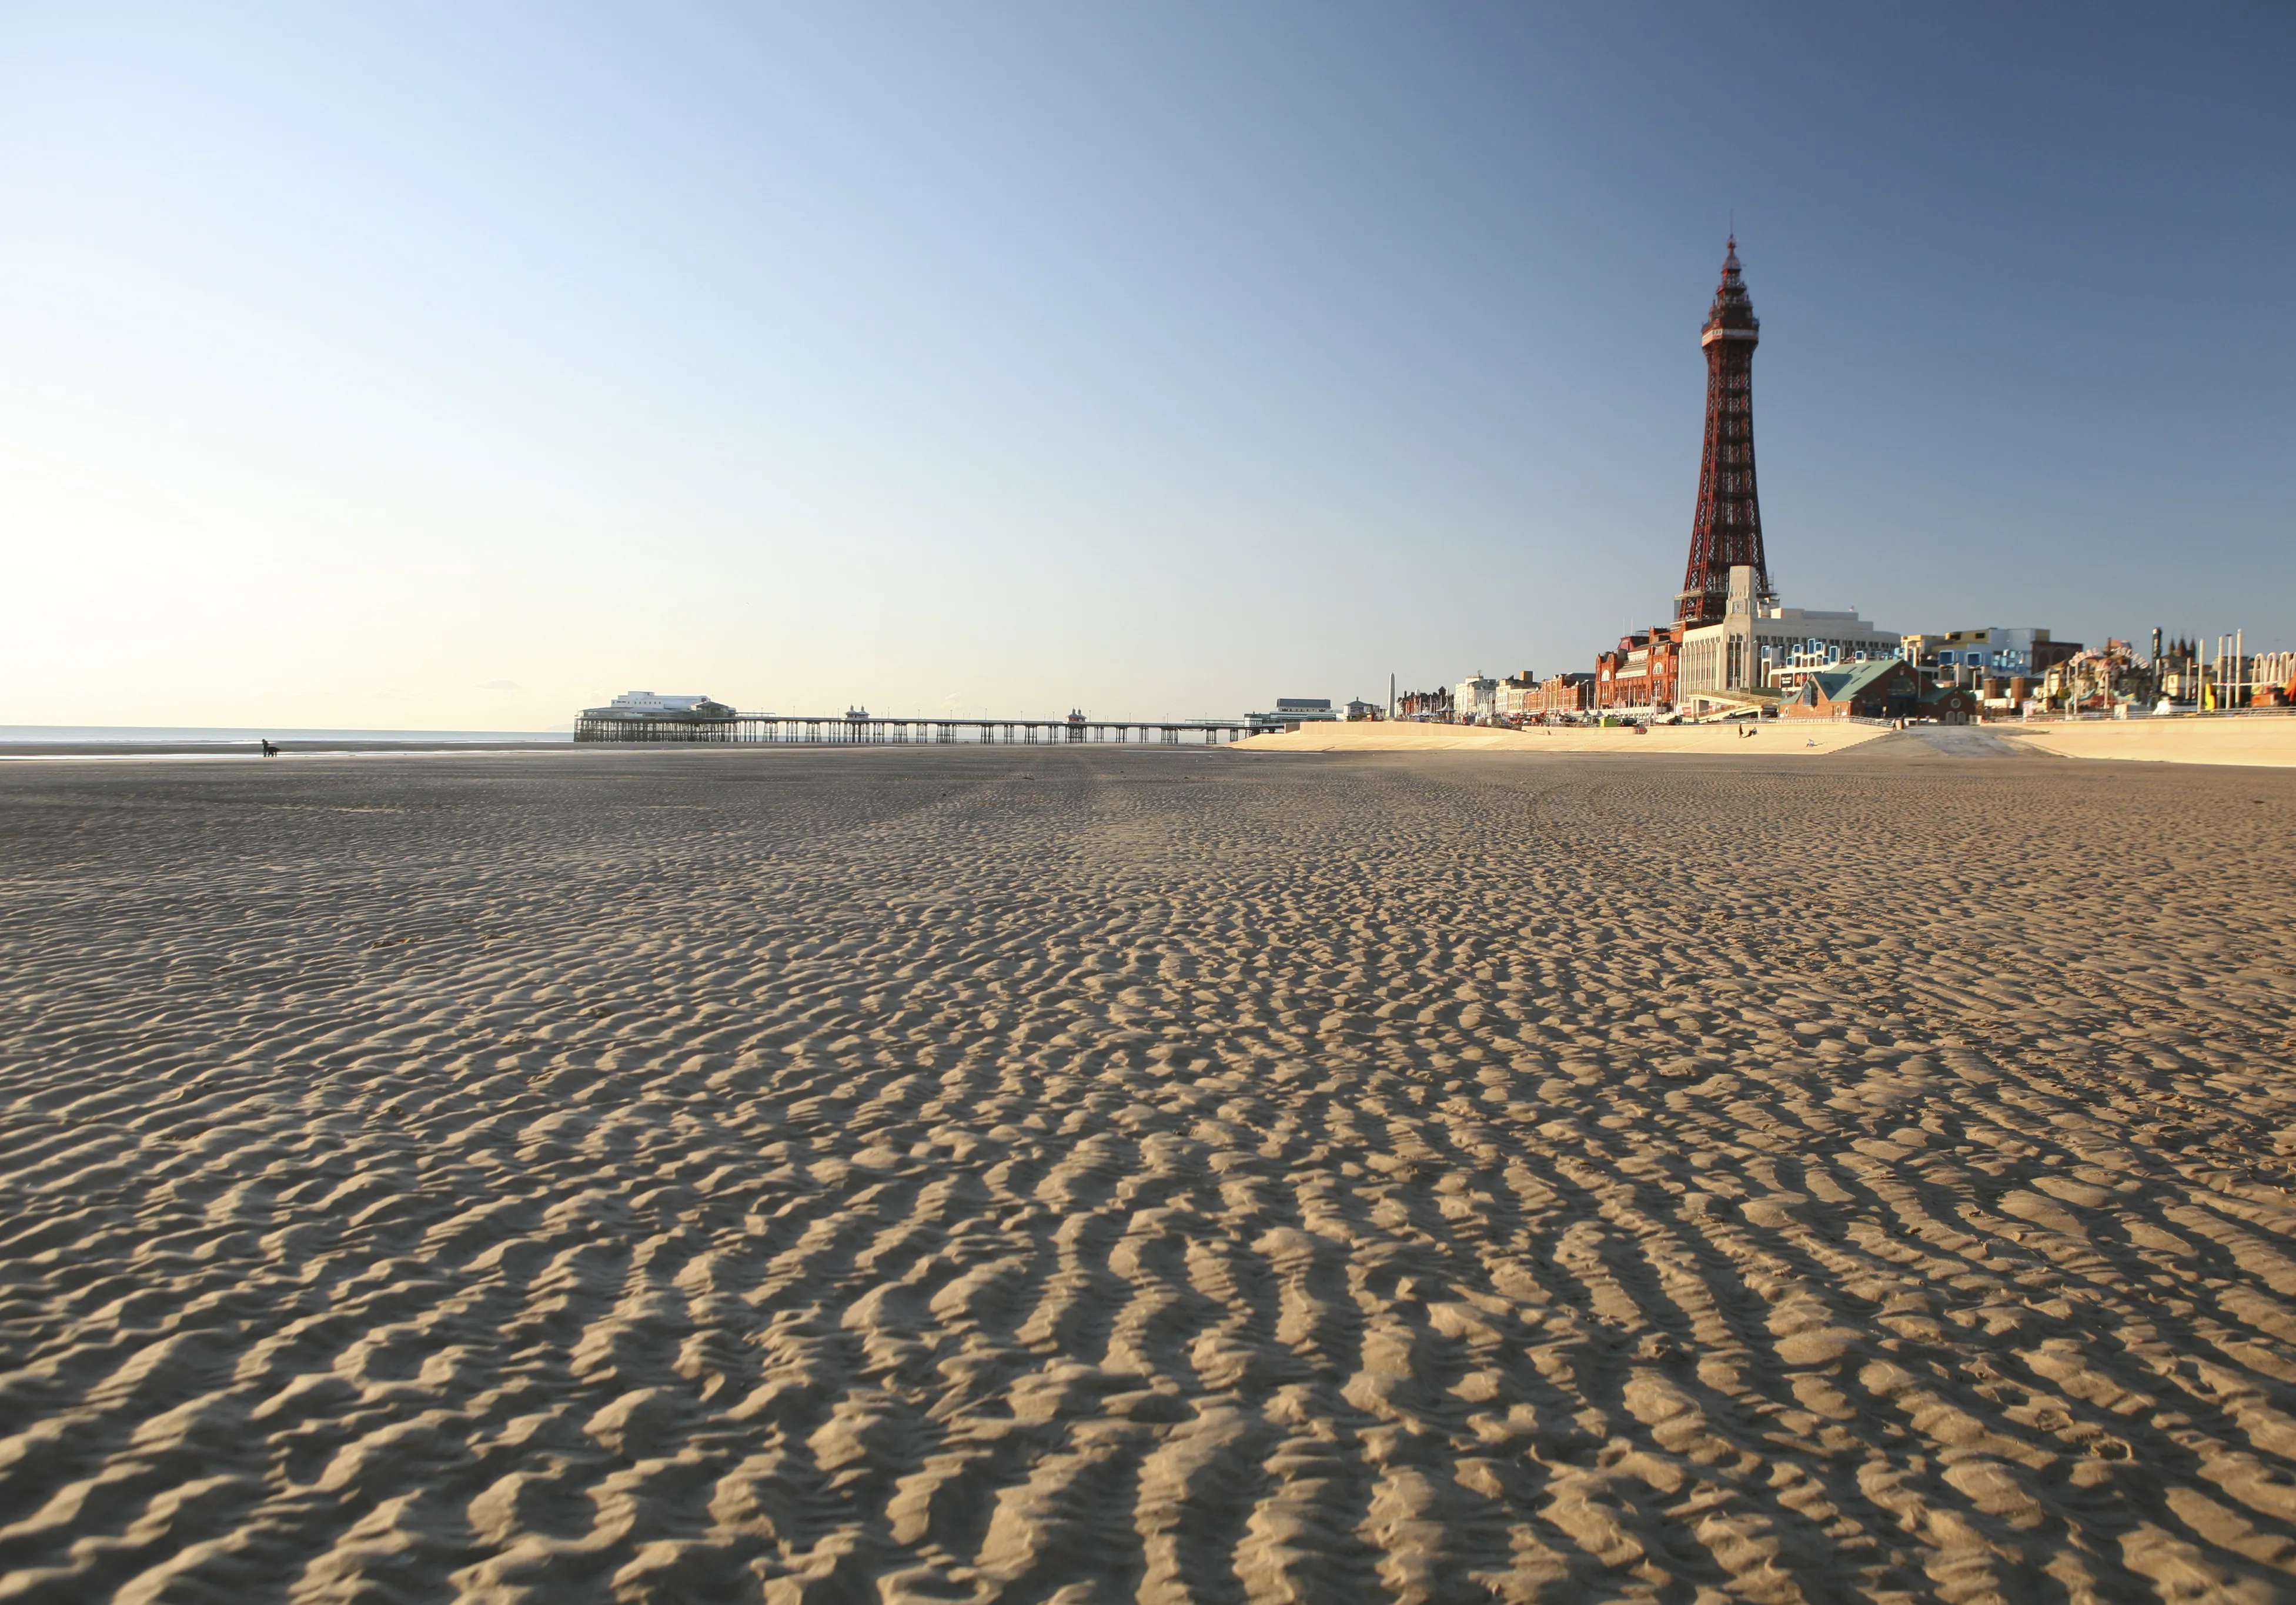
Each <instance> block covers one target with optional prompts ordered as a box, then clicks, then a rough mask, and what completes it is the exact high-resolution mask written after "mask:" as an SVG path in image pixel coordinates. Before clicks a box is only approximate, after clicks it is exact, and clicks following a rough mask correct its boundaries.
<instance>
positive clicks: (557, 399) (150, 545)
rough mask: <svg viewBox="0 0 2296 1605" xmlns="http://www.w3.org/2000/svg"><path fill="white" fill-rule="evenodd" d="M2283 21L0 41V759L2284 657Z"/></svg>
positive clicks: (1947, 15) (2126, 16)
mask: <svg viewBox="0 0 2296 1605" xmlns="http://www.w3.org/2000/svg"><path fill="white" fill-rule="evenodd" d="M2292 70H2296V10H2292V9H2291V8H2290V7H2288V6H2286V5H2284V4H2269V5H2265V4H2259V5H2253V6H2239V5H2226V6H2205V5H2204V6H2187V7H2163V6H2145V7H2136V6H2128V7H2116V6H2111V5H2090V4H2079V5H2066V6H2062V7H2048V6H2006V7H2005V6H1997V5H1982V6H1968V7H1954V6H1931V5H1922V6H1915V5H1905V6H1897V7H1884V6H1866V5H1856V6H1842V5H1837V4H1813V5H1808V6H1734V5H1717V4H1699V5H1687V4H1685V5H1632V4H1601V5H1587V6H1582V7H1573V8H1567V9H1546V8H1541V7H1531V6H1523V5H1514V4H1486V5H1468V4H1437V5H1404V4H1376V5H1350V4H1322V3H1319V4H1313V5H1308V4H1296V5H1290V6H1277V5H1265V4H1263V5H1251V4H1245V5H1234V4H1218V5H1214V4H1136V5H1133V6H1129V7H1119V6H1115V5H1105V4H1095V5H1076V4H1037V5H1011V4H962V5H950V4H848V5H808V6H804V7H789V8H779V9H777V8H770V7H764V6H751V5H742V6H730V5H729V6H724V7H703V6H684V7H681V6H676V5H668V4H660V5H644V6H637V5H616V6H598V7H586V6H580V5H570V4H532V5H523V6H515V5H499V4H442V5H433V6H426V5H422V4H389V5H381V4H374V5H368V6H365V7H354V6H348V5H329V6H289V5H284V4H281V5H276V6H268V7H237V6H231V5H222V4H218V5H202V6H158V5H152V6H114V5H106V4H91V3H86V0H81V3H77V4H54V5H38V4H29V5H28V4H18V5H12V6H8V7H6V8H5V9H4V10H0V561H4V563H5V565H6V571H5V572H6V575H7V584H6V587H5V589H4V591H0V597H4V607H5V610H6V612H5V616H4V620H0V722H8V723H30V722H48V723H82V722H86V723H139V724H141V723H168V724H209V723H234V724H236V723H265V722H273V723H278V724H282V725H285V724H295V725H327V726H354V727H381V726H389V727H401V728H405V727H433V728H445V727H455V728H541V727H546V726H549V725H553V724H562V723H563V722H564V721H565V720H567V719H569V718H570V716H571V713H572V711H573V710H574V709H575V708H576V707H578V706H580V705H583V704H589V703H594V702H598V701H602V700H603V699H604V698H605V697H607V696H608V695H611V694H612V693H614V692H616V691H619V690H625V689H628V688H631V687H650V688H652V689H656V690H664V691H689V690H690V691H707V692H709V693H711V694H714V695H718V696H720V697H724V698H727V699H729V700H733V701H735V702H738V703H739V704H742V705H743V706H746V707H753V708H772V709H775V710H782V711H816V710H822V709H838V708H842V707H844V706H845V705H846V704H848V703H849V702H852V701H860V702H864V703H866V704H868V705H869V706H870V707H871V708H872V709H873V710H876V711H879V712H910V711H913V710H915V711H929V710H935V709H940V708H956V709H963V710H969V711H988V712H1010V711H1019V710H1027V711H1029V712H1065V711H1066V710H1067V709H1068V708H1069V707H1070V706H1071V705H1081V706H1083V707H1085V708H1087V709H1088V710H1090V711H1092V712H1095V713H1097V714H1103V715H1108V716H1116V715H1127V714H1143V715H1144V714H1159V713H1163V714H1192V713H1198V712H1221V713H1233V712H1242V711H1243V710H1245V709H1246V708H1248V707H1263V706H1266V705H1267V704H1268V703H1269V700H1270V699H1271V698H1273V697H1275V696H1276V695H1279V694H1281V695H1332V696H1347V695H1384V694H1385V691H1386V687H1387V677H1388V675H1389V673H1390V671H1394V672H1396V673H1398V674H1399V675H1400V677H1401V679H1402V680H1403V682H1404V683H1405V684H1406V686H1410V685H1413V684H1421V685H1425V684H1433V683H1436V682H1439V681H1447V680H1451V679H1457V678H1459V677H1460V676H1461V675H1463V674H1464V673H1467V672H1469V671H1473V670H1476V669H1484V670H1488V671H1494V672H1497V671H1513V670H1517V669H1521V668H1523V667H1526V666H1528V667H1532V668H1535V669H1537V670H1538V671H1540V672H1541V673H1546V672H1551V671H1554V670H1557V669H1563V668H1571V669H1579V668H1585V667H1587V666H1589V665H1590V663H1591V660H1592V658H1593V655H1594V654H1595V651H1596V650H1597V649H1599V648H1600V647H1602V646H1604V645H1606V644H1607V643H1608V642H1609V641H1610V640H1611V639H1612V638H1615V637H1616V636H1617V635H1618V633H1619V632H1620V630H1622V629H1624V628H1626V627H1628V625H1630V624H1636V623H1645V622H1648V621H1651V620H1652V619H1654V618H1664V617H1666V616H1668V614H1669V613H1670V609H1671V602H1670V598H1671V597H1672V593H1673V592H1674V590H1675V589H1676V588H1677V586H1678V584H1679V583H1680V580H1681V569H1682V563H1683V556H1684V552H1685V547H1686V545H1687V541H1688V534H1689V523H1690V514H1691V504H1692V499H1693V493H1694V491H1695V489H1696V481H1697V453H1698V444H1699V426H1700V413H1701V407H1702V401H1703V383H1704V369H1703V365H1702V358H1701V357H1700V353H1699V350H1698V344H1697V330H1698V325H1699V322H1700V319H1701V317H1702V315H1703V313H1704V310H1705V308H1706V304H1707V301H1708V300H1709V298H1710V295H1711V293H1712V291H1713V286H1714V280H1715V276H1716V273H1717V269H1718V266H1719V262H1720V258H1721V254H1722V244H1723V236H1724V235H1725V233H1726V230H1727V228H1728V227H1729V226H1730V224H1731V221H1732V219H1733V218H1734V219H1735V223H1736V227H1737V231H1738V237H1739V244H1740V253H1741V255H1742V257H1743V259H1744V262H1745V267H1746V276H1747V282H1748V284H1749V286H1750V287H1751V292H1752V294H1753V298H1754V305H1755V309H1756V310H1757V311H1758V312H1759V314H1760V315H1761V317H1762V320H1763V339H1762V346H1761V350H1760V353H1759V357H1758V358H1757V359H1756V363H1755V430H1756V440H1757V442H1758V446H1759V454H1760V461H1761V471H1762V490H1763V512H1764V521H1765V524H1766V526H1767V534H1768V539H1769V552H1770V559H1771V565H1772V570H1773V573H1774V576H1775V579H1776V580H1777V581H1778V582H1779V585H1780V587H1781V589H1782V591H1783V592H1784V599H1785V600H1787V601H1788V602H1790V603H1794V604H1798V605H1806V606H1819V607H1828V606H1847V605H1853V604H1854V605H1857V606H1858V607H1859V608H1861V609H1862V610H1863V611H1865V613H1866V614H1867V615H1868V616H1869V617H1872V618H1874V620H1875V621H1877V622H1879V623H1881V624H1882V625H1884V626H1885V627H1888V628H1890V629H1896V630H1915V629H1923V630H1943V629H1952V628H1958V627H1964V626H1969V625H1980V624H1987V623H2002V624H2042V625H2046V626H2049V627H2052V628H2054V630H2057V631H2058V632H2059V633H2060V634H2062V635H2070V636H2074V637H2078V638H2084V639H2095V638H2101V637H2103V635H2106V634H2108V633H2111V634H2118V635H2133V634H2137V633H2139V632H2142V631H2144V630H2149V629H2150V628H2151V627H2152V626H2153V625H2155V624H2159V625H2161V626H2163V627H2165V628H2167V629H2169V630H2172V631H2181V632H2192V633H2206V634H2211V635H2212V634H2214V633H2215V632H2217V631H2219V630H2231V629H2233V628H2235V626H2244V627H2245V628H2246V629H2247V630H2248V632H2249V639H2250V642H2251V645H2263V646H2281V647H2285V646H2296V539H2292V529H2291V506H2292V489H2296V488H2292V482H2291V481H2292V472H2296V360H2292V358H2296V350H2292V345H2296V338H2292V334H2291V324H2292V319H2291V313H2290V300H2291V297H2290V294H2289V291H2288V288H2287V283H2288V278H2289V275H2290V273H2291V270H2292V267H2296V91H2292V89H2291V87H2290V85H2291V82H2292Z"/></svg>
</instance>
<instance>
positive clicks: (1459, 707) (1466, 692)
mask: <svg viewBox="0 0 2296 1605" xmlns="http://www.w3.org/2000/svg"><path fill="white" fill-rule="evenodd" d="M1498 711H1499V683H1498V681H1497V680H1495V679H1491V678H1490V677H1489V676H1488V675H1486V674H1483V673H1480V672H1477V673H1475V674H1472V675H1470V676H1468V677H1467V678H1466V679H1463V680H1461V681H1460V682H1459V683H1458V684H1457V685H1456V686H1454V687H1451V717H1452V718H1453V719H1455V720H1458V721H1459V723H1461V724H1488V723H1490V722H1491V721H1492V720H1494V719H1496V718H1497V716H1498Z"/></svg>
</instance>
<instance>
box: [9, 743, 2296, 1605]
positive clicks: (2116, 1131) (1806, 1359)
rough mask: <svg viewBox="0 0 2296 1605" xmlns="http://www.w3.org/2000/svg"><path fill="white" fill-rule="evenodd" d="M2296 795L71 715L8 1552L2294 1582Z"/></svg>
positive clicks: (1881, 770)
mask: <svg viewBox="0 0 2296 1605" xmlns="http://www.w3.org/2000/svg"><path fill="white" fill-rule="evenodd" d="M2292 844H2296V777H2290V776H2288V775H2286V774H2285V773H2284V772H2280V771H2263V772H2254V771H2234V770H2189V769H2187V770H2167V769H2163V768H2161V767H2159V766H2135V765H2131V766H2113V765H2101V764H2087V763H2084V764H2071V763H2062V762H2048V761H2030V760H2029V761H1982V760H1971V759H1956V758H1951V757H1948V756H1944V755H1940V754H1939V753H1933V752H1930V751H1929V750H1927V749H1923V748H1918V747H1916V748H1913V749H1910V750H1908V749H1907V748H1905V747H1903V746H1902V745H1901V746H1899V747H1898V748H1895V749H1892V751H1891V753H1883V752H1882V750H1881V749H1880V747H1879V745H1877V747H1876V748H1875V749H1874V750H1873V751H1871V752H1852V753H1842V754H1838V755H1833V756H1827V757H1824V758H1821V759H1817V760H1803V759H1793V760H1785V759H1781V760H1779V761H1772V762H1765V761H1755V760H1751V759H1747V758H1736V757H1733V758H1727V759H1725V758H1716V759H1710V760H1707V759H1698V758H1652V757H1639V758H1634V757H1627V758H1616V759H1610V758H1603V757H1554V756H1526V757H1514V756H1505V755H1494V754H1480V753H1479V754H1462V755H1446V754H1440V753H1424V754H1406V755H1390V756H1357V757H1332V758H1318V757H1287V756H1282V755H1245V754H1234V753H1220V752H1209V753H1205V752H1196V753H1160V752H1149V753H1078V752H1054V751H1044V752H1037V753H1029V752H1026V751H1025V750H1024V751H1022V752H1019V753H1009V752H1007V753H995V752H992V753H932V752H917V751H913V752H906V753H904V752H893V751H880V752H826V753H822V752H816V753H577V754H562V755H558V756H553V757H539V756H537V757H513V758H501V759H480V758H468V757H465V758H456V759H451V760H448V759H440V760H429V759H421V758H406V759H387V760H346V761H292V760H291V761H281V762H275V763H264V762H261V761H255V760H249V761H242V762H240V763H236V764H225V763H216V764H207V763H186V764H176V765H111V766H104V765H94V764H88V765H77V764H74V765H66V764H54V765H22V766H14V767H12V768H9V769H6V770H0V896H4V902H0V975H4V976H5V978H6V979H5V985H4V989H0V1008H4V1013H0V1045H4V1052H0V1095H4V1099H5V1104H4V1107H5V1110H6V1126H5V1140H4V1145H0V1198H4V1204H5V1209H4V1215H0V1373H4V1374H0V1435H4V1437H0V1572H4V1574H5V1581H4V1583H0V1598H5V1599H9V1600H43V1601H91V1600H100V1599H105V1598H110V1597H115V1593H116V1597H118V1598H119V1599H123V1600H153V1599H168V1600H187V1601H188V1600H223V1601H257V1600H280V1599H287V1598H293V1599H298V1600H314V1601H316V1600H375V1601H393V1600H404V1601H430V1600H444V1599H450V1598H455V1597H458V1596H459V1597H466V1598H472V1599H488V1600H505V1601H507V1600H529V1601H553V1602H554V1601H592V1600H609V1599H618V1600H633V1601H672V1600H680V1601H683V1600H693V1601H717V1600H741V1599H757V1598H759V1597H762V1598H765V1599H767V1600H774V1601H783V1600H796V1599H806V1600H864V1601H873V1600H879V1599H882V1600H889V1601H900V1600H933V1601H947V1600H987V1599H992V1598H994V1599H1003V1600H1012V1601H1021V1600H1029V1601H1087V1600H1118V1599H1130V1598H1134V1597H1140V1598H1147V1599H1156V1600H1183V1599H1186V1600H1203V1601H1218V1600H1237V1599H1251V1600H1269V1601H1273V1600H1298V1601H1356V1600H1377V1599H1387V1598H1398V1599H1410V1600H1434V1601H1454V1600H1472V1599H1480V1598H1487V1597H1489V1598H1502V1599H1554V1600H1570V1599H1582V1598H1583V1599H1594V1598H1606V1599H1607V1598H1647V1599H1652V1600H1669V1601H1675V1600H1678V1601H1692V1600H1693V1599H1695V1600H1706V1599H1713V1598H1722V1597H1729V1598H1745V1599H1750V1600H1758V1601H1792V1600H1796V1599H1807V1600H1812V1601H1816V1600H1829V1599H1842V1598H1893V1599H1894V1598H1920V1599H1931V1598H1935V1599H1944V1600H1972V1599H1986V1598H1994V1599H2003V1600H2015V1601H2024V1600H2035V1599H2059V1598H2063V1599H2075V1600H2078V1599H2087V1598H2095V1599H2101V1600H2113V1601H2120V1600H2128V1599H2134V1598H2144V1597H2151V1596H2153V1595H2154V1594H2156V1593H2157V1594H2158V1595H2160V1596H2162V1597H2169V1598H2180V1599H2181V1598H2188V1597H2203V1596H2213V1595H2232V1596H2236V1597H2246V1598H2255V1599H2259V1600H2261V1599H2267V1598H2274V1597H2286V1596H2287V1595H2288V1593H2290V1592H2291V1591H2292V1588H2296V1582H2292V1578H2296V1244H2292V1243H2291V1241H2290V1230H2291V1225H2292V1222H2296V1212H2292V1203H2291V1199H2290V1198H2289V1196H2288V1194H2287V1192H2286V1190H2285V1189H2286V1188H2287V1186H2288V1185H2289V1181H2290V1176H2291V1167H2290V1165H2289V1164H2288V1162H2287V1160H2286V1158H2285V1157H2284V1149H2285V1148H2288V1147H2289V1146H2290V1144H2291V1142H2292V1141H2296V1138H2292V1134H2291V1132H2290V1129H2289V1113H2290V1108H2291V1104H2292V1101H2296V1082H2292V1080H2291V1070H2292V1061H2296V1039H2292V1030H2291V1009H2290V989H2291V980H2292V963H2296V938H2292V935H2291V929H2292V914H2296V908H2292V904H2296V892H2292V887H2296V846H2292Z"/></svg>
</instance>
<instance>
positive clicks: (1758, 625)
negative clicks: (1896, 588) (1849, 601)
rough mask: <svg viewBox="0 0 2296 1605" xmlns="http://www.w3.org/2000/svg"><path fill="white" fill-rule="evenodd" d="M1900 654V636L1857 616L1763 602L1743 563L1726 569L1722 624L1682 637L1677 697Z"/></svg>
mask: <svg viewBox="0 0 2296 1605" xmlns="http://www.w3.org/2000/svg"><path fill="white" fill-rule="evenodd" d="M1902 653H1903V648H1902V646H1901V644H1900V638H1899V637H1898V636H1897V635H1895V634H1893V633H1891V632H1890V631H1888V630H1876V629H1875V628H1874V626H1873V625H1872V624H1870V623H1868V622H1866V621H1865V620H1864V619H1861V618H1859V617H1858V616H1857V613H1854V612H1852V613H1833V612H1829V611H1826V610H1825V609H1821V608H1814V607H1780V606H1777V605H1775V604H1772V605H1767V606H1765V605H1763V604H1762V601H1761V598H1759V597H1757V596H1756V595H1755V594H1754V571H1753V570H1752V569H1751V568H1750V567H1747V566H1745V565H1743V564H1741V565H1740V566H1738V567H1736V568H1734V569H1732V570H1731V571H1730V595H1729V599H1728V601H1727V603H1726V605H1725V609H1724V613H1723V616H1722V621H1721V622H1720V623H1718V624H1702V625H1700V626H1698V627H1697V628H1696V629H1694V630H1685V631H1684V632H1683V636H1682V684H1681V698H1682V700H1683V701H1684V702H1685V703H1687V702H1688V701H1689V700H1690V698H1691V696H1692V695H1693V694H1694V693H1696V692H1700V691H1735V690H1741V689H1765V688H1772V687H1777V686H1778V685H1779V684H1780V671H1782V670H1784V669H1787V668H1789V667H1792V666H1795V665H1798V664H1799V665H1807V664H1808V663H1812V662H1816V663H1866V662H1871V661H1872V660H1874V659H1876V658H1894V657H1898V656H1900V655H1902Z"/></svg>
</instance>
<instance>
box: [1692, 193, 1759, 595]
mask: <svg viewBox="0 0 2296 1605" xmlns="http://www.w3.org/2000/svg"><path fill="white" fill-rule="evenodd" d="M1761 327H1762V320H1761V319H1760V318H1759V317H1755V316H1754V303H1753V302H1752V301H1751V300H1749V299H1748V298H1747V295H1746V283H1745V280H1744V279H1743V277H1741V276H1740V274H1739V271H1738V237H1737V236H1736V235H1731V236H1730V244H1729V251H1728V254H1727V255H1726V256H1725V257H1724V258H1723V259H1722V283H1721V285H1720V287H1719V288H1718V289H1717V290H1716V291H1715V292H1714V309H1713V310H1712V311H1710V312H1709V313H1708V314H1707V316H1706V327H1705V328H1704V330H1702V332H1701V333H1700V336H1699V344H1701V345H1702V346H1703V347H1705V348H1706V453H1705V457H1704V458H1703V459H1702V462H1701V463H1700V465H1699V469H1698V511H1697V513H1696V514H1695V515H1694V516H1693V518H1692V520H1691V524H1690V566H1689V567H1688V568H1687V569H1686V570H1685V571H1684V573H1683V576H1682V590H1681V592H1680V593H1679V594H1678V595H1677V597H1676V598H1675V608H1674V616H1675V619H1676V621H1677V622H1678V623H1680V624H1682V625H1684V626H1685V627H1686V626H1692V625H1698V624H1712V623H1716V622H1718V621H1720V620H1721V618H1722V615H1723V612H1724V609H1725V605H1726V602H1727V599H1728V597H1729V594H1730V571H1731V570H1732V569H1733V568H1735V567H1737V566H1738V565H1739V564H1744V565H1745V566H1747V567H1749V568H1751V569H1752V570H1753V571H1754V593H1755V595H1756V596H1758V597H1762V598H1764V599H1765V600H1768V599H1770V598H1771V597H1772V592H1771V589H1770V570H1769V564H1768V563H1767V561H1766V560H1765V559H1764V557H1763V556H1762V505H1761V501H1760V498H1759V497H1758V496H1757V495H1756V494H1755V491H1754V347H1755V346H1756V345H1757V344H1758V343H1759V342H1760V340H1761Z"/></svg>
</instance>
